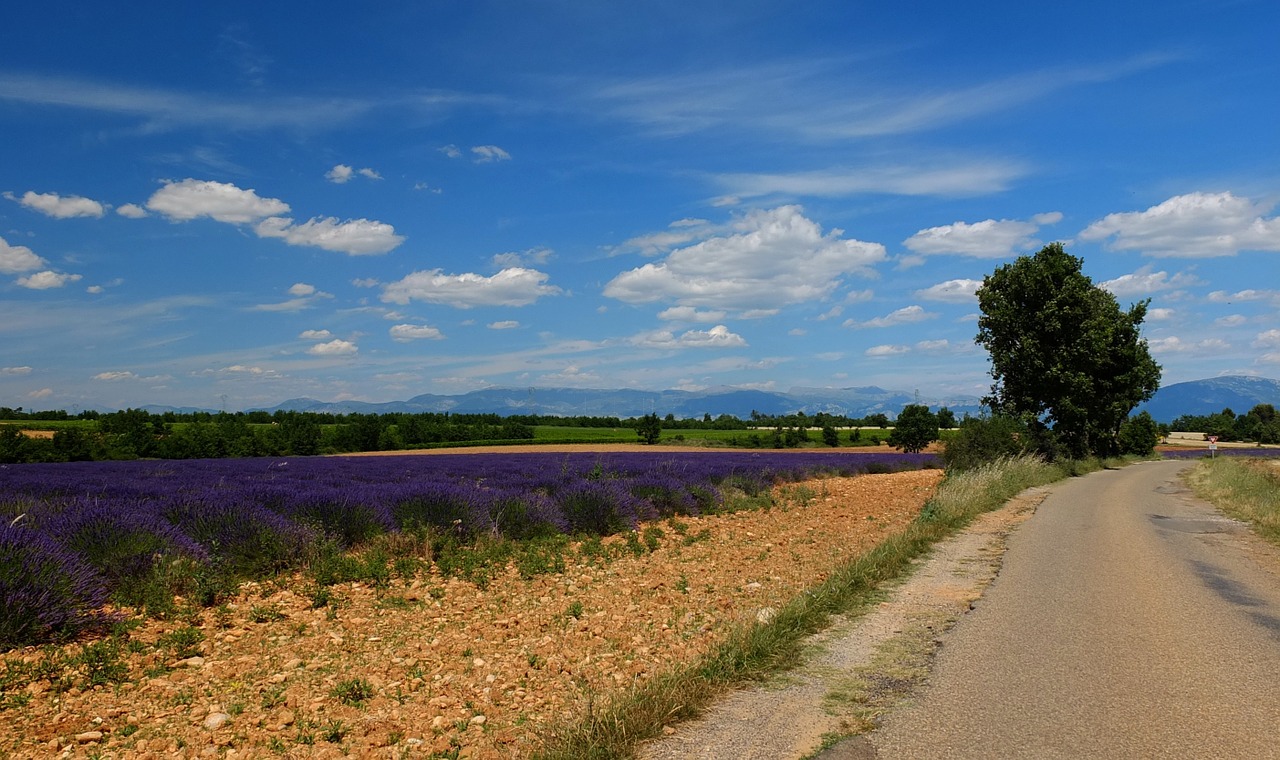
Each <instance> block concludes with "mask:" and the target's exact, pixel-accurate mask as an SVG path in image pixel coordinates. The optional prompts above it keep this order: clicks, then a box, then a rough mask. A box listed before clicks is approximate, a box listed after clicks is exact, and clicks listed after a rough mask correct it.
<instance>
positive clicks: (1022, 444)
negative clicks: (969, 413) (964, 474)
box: [942, 415, 1028, 472]
mask: <svg viewBox="0 0 1280 760" xmlns="http://www.w3.org/2000/svg"><path fill="white" fill-rule="evenodd" d="M1027 434H1028V431H1027V429H1026V426H1024V425H1022V424H1021V423H1020V422H1019V421H1018V420H1016V419H1015V418H1013V417H1006V416H1002V415H995V416H992V417H967V418H965V419H964V420H963V421H962V422H961V423H960V431H959V433H957V434H956V435H955V437H953V438H952V439H950V440H949V441H947V446H946V449H945V450H944V451H943V453H942V461H943V462H944V463H946V467H947V469H948V470H955V471H957V472H960V471H964V470H972V469H975V468H978V467H981V466H982V465H984V464H986V463H988V462H994V461H996V460H998V459H1002V458H1007V457H1016V456H1019V455H1021V454H1022V453H1023V451H1024V450H1026V447H1027V443H1028V442H1027V441H1026V440H1025V439H1026V438H1027Z"/></svg>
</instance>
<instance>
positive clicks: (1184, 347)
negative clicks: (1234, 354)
mask: <svg viewBox="0 0 1280 760" xmlns="http://www.w3.org/2000/svg"><path fill="white" fill-rule="evenodd" d="M1147 345H1148V346H1149V347H1150V348H1151V351H1152V353H1157V354H1196V355H1203V356H1212V355H1215V354H1220V353H1222V352H1223V351H1228V350H1230V349H1231V344H1230V343H1227V342H1226V341H1225V340H1222V339H1221V338H1206V339H1205V340H1201V341H1186V340H1183V339H1182V338H1179V337H1177V336H1170V337H1167V338H1155V339H1152V340H1149V341H1147Z"/></svg>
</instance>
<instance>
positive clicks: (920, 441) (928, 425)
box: [886, 404, 938, 454]
mask: <svg viewBox="0 0 1280 760" xmlns="http://www.w3.org/2000/svg"><path fill="white" fill-rule="evenodd" d="M886 440H887V441H888V443H889V445H890V446H893V447H895V448H899V449H902V450H903V451H906V452H908V453H911V454H915V453H919V452H921V451H924V447H925V446H928V445H929V444H930V443H933V442H934V441H936V440H938V417H937V416H936V415H935V414H934V413H933V412H931V411H929V407H927V406H925V405H924V404H907V405H906V406H904V407H903V408H902V413H901V414H899V415H898V419H897V421H896V422H894V427H893V432H892V433H889V437H888V438H887V439H886Z"/></svg>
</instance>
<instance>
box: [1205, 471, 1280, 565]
mask: <svg viewBox="0 0 1280 760" xmlns="http://www.w3.org/2000/svg"><path fill="white" fill-rule="evenodd" d="M1187 481H1188V483H1189V484H1190V485H1191V487H1192V489H1193V490H1195V492H1196V495H1197V496H1199V497H1200V498H1202V499H1204V500H1206V501H1208V502H1211V503H1212V504H1214V505H1215V506H1217V507H1218V508H1219V509H1221V510H1222V511H1223V512H1225V513H1226V514H1228V515H1230V516H1231V517H1234V518H1236V519H1239V520H1244V521H1246V522H1249V523H1252V524H1253V526H1254V528H1255V529H1256V530H1257V532H1258V535H1260V536H1262V537H1263V538H1265V539H1266V540H1268V541H1270V542H1271V543H1273V544H1276V545H1278V546H1280V467H1277V466H1276V465H1275V464H1274V460H1270V461H1269V460H1264V459H1245V460H1240V459H1236V458H1235V457H1218V458H1216V459H1201V460H1200V462H1199V464H1197V465H1196V466H1195V468H1194V469H1193V470H1191V472H1190V473H1188V474H1187Z"/></svg>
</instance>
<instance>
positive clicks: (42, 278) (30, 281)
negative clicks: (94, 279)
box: [18, 269, 80, 290]
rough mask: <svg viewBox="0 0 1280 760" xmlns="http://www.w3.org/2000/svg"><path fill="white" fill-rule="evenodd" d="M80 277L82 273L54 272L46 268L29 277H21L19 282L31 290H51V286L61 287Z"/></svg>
mask: <svg viewBox="0 0 1280 760" xmlns="http://www.w3.org/2000/svg"><path fill="white" fill-rule="evenodd" d="M79 279H80V275H78V274H67V273H66V272H54V271H51V270H47V269H46V270H45V271H43V272H36V273H35V274H33V275H30V276H28V277H19V278H18V284H19V285H21V286H22V287H24V288H29V289H31V290H49V289H50V288H60V287H62V286H63V285H66V284H67V283H68V282H75V281H77V280H79Z"/></svg>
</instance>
